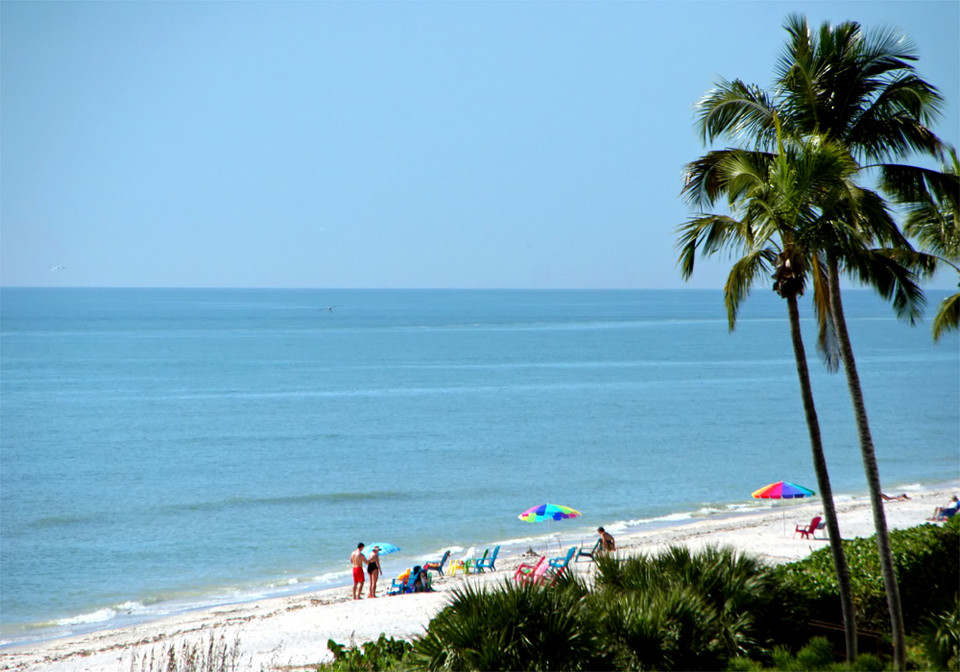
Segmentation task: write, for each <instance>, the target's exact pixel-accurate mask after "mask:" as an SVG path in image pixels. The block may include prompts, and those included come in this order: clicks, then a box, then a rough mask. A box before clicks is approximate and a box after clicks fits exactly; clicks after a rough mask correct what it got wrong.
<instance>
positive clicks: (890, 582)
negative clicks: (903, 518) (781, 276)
mask: <svg viewBox="0 0 960 672" xmlns="http://www.w3.org/2000/svg"><path fill="white" fill-rule="evenodd" d="M829 264H830V271H829V273H830V277H829V283H828V284H829V285H830V312H831V315H832V317H833V324H834V327H835V329H836V332H837V344H838V346H839V348H840V359H841V361H843V368H844V371H846V374H847V387H848V388H849V390H850V400H851V402H852V403H853V413H854V418H855V419H856V423H857V434H858V435H859V436H860V455H861V458H862V459H863V469H864V471H865V472H866V476H867V486H868V487H869V489H870V506H871V508H872V509H873V526H874V528H875V529H876V533H877V551H878V553H879V554H880V573H881V575H882V576H883V588H884V590H885V591H886V594H887V608H888V609H889V611H890V626H891V629H892V631H893V656H894V661H895V662H896V665H897V669H898V670H905V669H906V666H907V647H906V633H905V630H904V624H903V609H902V607H901V604H900V587H899V586H898V584H897V574H896V568H895V567H894V564H893V552H892V551H891V550H890V534H889V532H888V531H887V515H886V513H885V512H884V510H883V498H882V497H881V493H882V492H883V490H882V489H881V487H880V470H879V469H878V468H877V455H876V452H875V450H874V447H873V438H872V437H871V436H870V423H869V421H868V420H867V408H866V405H865V404H864V401H863V390H862V388H861V387H860V376H859V375H858V374H857V363H856V361H855V360H854V358H853V347H852V346H851V345H850V334H849V333H848V332H847V322H846V319H845V318H844V315H843V304H842V303H841V300H840V271H839V265H838V261H837V258H836V257H831V258H830V261H829Z"/></svg>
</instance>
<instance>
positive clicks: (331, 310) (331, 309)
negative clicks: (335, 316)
mask: <svg viewBox="0 0 960 672" xmlns="http://www.w3.org/2000/svg"><path fill="white" fill-rule="evenodd" d="M339 307H340V306H327V307H326V308H317V310H329V311H330V312H331V313H332V312H333V309H334V308H339Z"/></svg>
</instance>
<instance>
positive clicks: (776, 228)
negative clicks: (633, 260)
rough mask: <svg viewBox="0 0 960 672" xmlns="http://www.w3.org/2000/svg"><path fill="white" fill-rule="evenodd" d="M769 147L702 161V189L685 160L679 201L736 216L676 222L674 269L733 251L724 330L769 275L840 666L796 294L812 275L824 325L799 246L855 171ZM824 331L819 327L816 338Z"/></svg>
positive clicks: (808, 150)
mask: <svg viewBox="0 0 960 672" xmlns="http://www.w3.org/2000/svg"><path fill="white" fill-rule="evenodd" d="M774 121H776V120H775V119H774ZM779 150H780V151H779V153H778V154H777V155H776V156H772V157H771V156H770V155H767V154H764V153H759V152H749V151H745V150H739V151H738V150H728V151H727V152H726V153H725V156H724V158H723V160H721V161H718V162H716V163H712V166H711V179H710V186H709V188H707V189H704V182H703V180H702V179H701V178H702V177H703V176H702V175H701V174H700V173H699V172H698V171H699V169H700V168H702V167H703V163H701V162H693V163H692V164H690V165H689V166H688V181H687V184H686V189H685V193H686V195H687V197H688V198H689V199H690V200H691V201H692V202H694V203H696V204H698V205H701V206H702V205H707V204H712V202H713V201H714V200H715V199H716V198H717V197H718V196H720V195H726V197H727V200H728V204H729V207H730V210H731V212H732V213H734V214H735V215H737V216H738V217H730V216H726V215H716V214H706V215H701V216H698V217H695V218H693V219H691V220H690V221H688V222H687V223H686V224H685V225H683V226H682V227H681V228H680V240H679V244H678V245H679V247H680V249H681V256H680V264H681V271H682V273H683V275H684V277H685V278H689V277H690V275H691V274H692V273H693V268H694V261H695V256H696V253H697V250H698V249H699V250H700V251H701V253H702V254H706V255H711V254H714V253H717V252H720V251H721V250H725V249H726V250H731V249H732V250H734V251H742V252H743V257H742V258H740V259H739V260H738V261H737V262H736V263H735V264H734V266H733V268H732V270H731V271H730V274H729V276H728V279H727V283H726V286H725V288H724V301H725V303H726V306H727V315H728V320H729V325H730V329H731V330H732V329H733V328H734V326H735V323H736V317H737V313H738V310H739V306H740V303H741V302H742V301H743V300H744V299H745V298H746V297H747V295H748V294H749V292H750V289H751V287H752V286H753V284H754V283H755V282H756V281H757V280H760V279H766V278H768V277H770V275H771V271H772V272H773V273H772V275H773V278H774V281H775V282H774V286H773V288H774V291H776V292H777V294H778V295H779V296H780V297H781V298H783V299H784V300H786V302H787V308H788V314H789V318H790V319H789V321H790V335H791V340H792V342H793V350H794V358H795V360H796V366H797V377H798V379H799V382H800V391H801V397H802V401H803V408H804V415H805V417H806V422H807V430H808V433H809V435H810V448H811V453H812V457H813V466H814V471H815V473H816V476H817V485H818V488H819V490H820V494H821V497H822V499H823V506H824V519H825V521H826V527H827V534H828V536H829V538H830V548H831V552H832V554H833V562H834V568H835V570H836V574H837V583H838V586H839V593H840V605H841V613H842V615H843V622H844V633H845V639H846V648H847V659H848V660H851V661H852V660H854V659H855V658H856V656H857V631H856V617H855V610H854V604H853V590H852V587H851V583H850V571H849V569H848V567H847V561H846V557H845V555H844V551H843V545H842V543H841V537H840V528H839V525H838V523H837V514H836V507H835V506H834V502H833V489H832V487H831V485H830V475H829V472H828V470H827V463H826V458H825V456H824V453H823V442H822V439H821V435H820V424H819V420H818V417H817V411H816V406H815V404H814V399H813V391H812V387H811V384H810V372H809V369H808V367H807V357H806V351H805V348H804V344H803V337H802V334H801V329H800V310H799V305H798V297H799V296H801V295H802V294H803V292H804V288H805V285H806V281H807V277H808V275H812V277H813V281H814V289H815V292H814V295H815V298H816V299H817V301H816V305H818V307H819V309H818V313H819V315H820V316H821V317H822V318H823V319H822V322H823V323H824V324H826V323H827V320H826V319H825V316H826V311H827V308H826V304H825V298H826V290H825V287H826V284H827V281H826V275H825V272H824V269H823V267H822V265H821V264H820V263H819V257H818V256H817V255H816V253H815V248H814V250H811V249H808V248H807V247H806V245H807V238H809V237H810V236H811V232H812V231H815V230H816V229H817V226H818V224H819V223H820V222H821V220H823V219H824V217H825V215H827V214H829V213H830V212H831V211H832V209H833V208H834V207H836V204H837V203H842V202H845V201H846V199H847V197H848V190H849V189H852V188H853V185H852V184H851V183H850V181H849V180H850V178H851V177H852V176H853V175H854V174H855V172H856V170H855V169H856V164H855V162H854V161H853V160H852V158H851V157H850V156H849V155H848V154H847V153H846V152H845V151H844V150H843V149H842V148H840V147H838V146H836V145H835V144H832V143H830V142H827V141H820V140H817V141H815V142H807V143H804V144H803V145H796V144H795V145H793V146H790V147H785V145H784V143H783V142H782V141H781V142H780V146H779ZM808 269H809V271H808ZM824 333H826V332H825V331H824V330H821V334H824Z"/></svg>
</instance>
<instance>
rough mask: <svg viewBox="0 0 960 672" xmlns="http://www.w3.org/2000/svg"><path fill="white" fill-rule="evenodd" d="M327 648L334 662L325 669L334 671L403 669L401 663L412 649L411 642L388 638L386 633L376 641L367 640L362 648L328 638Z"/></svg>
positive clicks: (354, 671)
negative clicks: (338, 642)
mask: <svg viewBox="0 0 960 672" xmlns="http://www.w3.org/2000/svg"><path fill="white" fill-rule="evenodd" d="M327 648H328V649H330V651H331V652H332V653H333V662H332V663H330V664H328V665H325V666H324V669H327V670H333V671H334V672H380V671H381V670H400V669H403V667H402V665H401V663H402V661H403V658H404V656H405V655H406V654H407V652H408V651H409V650H410V648H411V645H410V642H407V641H405V640H402V639H394V638H393V637H391V638H390V639H387V638H386V636H385V635H380V638H379V639H378V640H377V641H375V642H365V643H364V644H362V645H361V648H359V649H358V648H356V647H350V648H347V647H346V646H344V645H343V644H337V643H336V642H335V641H333V640H332V639H331V640H328V641H327Z"/></svg>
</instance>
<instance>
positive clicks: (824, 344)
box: [809, 254, 841, 373]
mask: <svg viewBox="0 0 960 672" xmlns="http://www.w3.org/2000/svg"><path fill="white" fill-rule="evenodd" d="M809 265H810V269H811V276H812V277H813V311H814V315H815V316H816V318H817V354H818V355H820V361H822V362H823V364H824V366H826V367H827V371H829V372H830V373H836V372H837V371H839V370H840V363H841V360H840V344H839V341H838V340H837V329H836V327H835V326H834V323H833V318H832V317H831V315H830V285H829V282H830V280H829V268H828V267H827V265H826V264H825V263H824V261H823V259H821V257H820V255H818V254H814V255H812V257H811V259H810V262H809Z"/></svg>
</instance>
